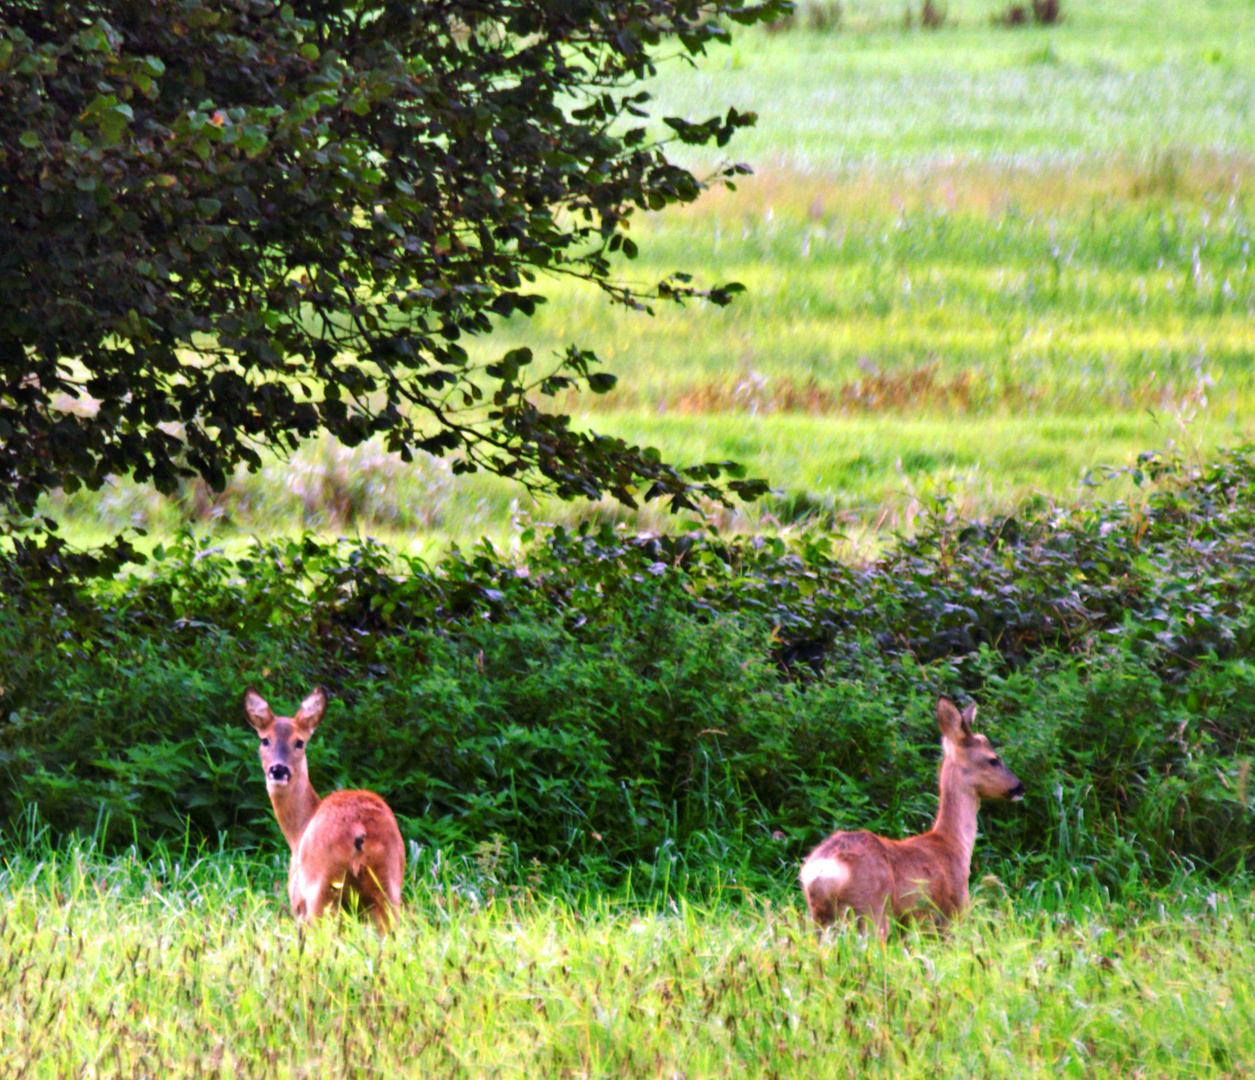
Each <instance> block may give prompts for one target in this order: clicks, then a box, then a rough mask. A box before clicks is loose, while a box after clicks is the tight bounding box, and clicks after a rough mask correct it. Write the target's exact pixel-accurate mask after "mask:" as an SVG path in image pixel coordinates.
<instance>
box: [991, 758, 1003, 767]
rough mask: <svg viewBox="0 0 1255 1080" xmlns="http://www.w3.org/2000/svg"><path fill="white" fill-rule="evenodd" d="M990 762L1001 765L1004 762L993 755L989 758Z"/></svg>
mask: <svg viewBox="0 0 1255 1080" xmlns="http://www.w3.org/2000/svg"><path fill="white" fill-rule="evenodd" d="M989 764H990V765H1001V764H1002V762H1001V761H999V760H998V758H997V757H991V758H990V759H989Z"/></svg>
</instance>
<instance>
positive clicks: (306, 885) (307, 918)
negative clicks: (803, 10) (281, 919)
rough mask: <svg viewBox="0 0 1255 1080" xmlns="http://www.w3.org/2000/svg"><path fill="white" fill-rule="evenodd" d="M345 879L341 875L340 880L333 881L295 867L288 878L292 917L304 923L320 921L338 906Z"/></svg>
mask: <svg viewBox="0 0 1255 1080" xmlns="http://www.w3.org/2000/svg"><path fill="white" fill-rule="evenodd" d="M343 877H344V875H343V874H341V875H340V878H339V879H338V880H334V881H333V880H331V878H330V877H326V878H324V877H319V876H317V875H313V874H308V873H306V872H305V871H304V870H303V869H302V868H301V867H300V866H294V867H293V868H292V873H291V875H290V876H289V877H288V902H289V905H290V906H291V909H292V917H293V918H294V919H297V920H300V921H302V922H314V921H315V920H316V919H320V918H321V917H322V916H323V914H324V913H325V912H326V910H327V909H328V908H329V907H331V906H332V905H335V904H338V902H339V900H340V893H341V890H342V888H343V884H344V882H343Z"/></svg>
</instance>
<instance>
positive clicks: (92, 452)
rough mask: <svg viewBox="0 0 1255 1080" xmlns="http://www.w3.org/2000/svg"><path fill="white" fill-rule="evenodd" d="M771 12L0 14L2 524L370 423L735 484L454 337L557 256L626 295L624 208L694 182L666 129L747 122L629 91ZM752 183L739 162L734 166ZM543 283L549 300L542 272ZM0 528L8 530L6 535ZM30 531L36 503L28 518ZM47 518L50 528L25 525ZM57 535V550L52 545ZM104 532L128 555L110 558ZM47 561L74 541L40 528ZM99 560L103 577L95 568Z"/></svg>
mask: <svg viewBox="0 0 1255 1080" xmlns="http://www.w3.org/2000/svg"><path fill="white" fill-rule="evenodd" d="M781 6H782V4H781V2H780V0H766V2H764V3H761V4H752V3H747V2H746V0H719V2H709V3H703V2H699V0H613V2H601V0H596V2H594V0H565V2H563V3H554V4H544V3H530V2H524V0H473V2H464V0H452V2H446V0H440V2H426V0H410V2H407V3H387V4H373V3H370V2H369V0H303V2H297V3H295V4H292V5H282V6H281V5H279V4H275V3H269V2H265V0H231V2H229V3H223V4H204V3H201V2H199V0H171V2H168V3H161V4H153V3H151V2H149V0H123V2H120V3H107V4H106V3H99V2H96V0H74V2H61V0H29V2H25V3H20V4H8V5H5V6H4V8H3V10H2V11H0V294H3V295H4V298H5V302H4V304H3V305H2V306H0V513H4V514H6V515H16V518H13V517H10V525H9V527H10V528H17V527H18V526H20V525H22V524H27V525H29V524H32V522H31V521H30V519H31V518H32V516H33V515H34V513H35V507H36V501H37V500H38V498H39V497H40V495H42V494H43V493H45V492H47V491H49V490H51V489H53V488H56V487H63V488H65V489H66V490H71V491H72V490H74V489H76V488H78V487H79V486H83V485H85V486H87V487H89V488H92V489H96V488H99V487H100V485H101V484H103V483H104V482H105V480H106V478H107V477H108V476H109V475H111V474H129V475H133V476H134V477H135V478H136V479H138V480H141V481H145V480H151V481H152V482H153V483H154V484H155V485H156V487H157V488H158V490H160V491H162V492H164V493H166V494H169V493H172V492H173V491H174V490H175V488H176V486H177V485H178V484H179V482H180V479H181V478H183V477H187V476H191V475H199V476H201V477H203V478H204V479H205V480H206V481H207V482H208V483H209V484H210V486H212V487H213V488H215V489H221V487H222V486H223V484H224V483H225V480H226V477H227V476H228V475H229V474H230V472H231V471H232V470H233V469H234V468H235V466H236V465H237V464H239V463H244V464H246V465H248V466H249V467H251V468H257V467H258V466H259V464H260V460H261V458H260V456H259V455H260V451H261V450H262V449H263V448H265V447H270V448H274V449H277V450H279V451H281V452H283V451H286V450H289V449H291V448H293V447H295V445H296V444H297V441H298V440H299V439H301V438H303V437H307V436H309V435H312V434H313V433H315V432H317V431H320V430H324V431H328V432H331V433H333V434H334V435H335V436H336V437H337V438H339V439H340V440H341V441H343V442H344V443H346V444H348V445H356V444H358V443H360V442H361V441H362V440H364V439H366V438H368V437H370V436H372V435H382V436H383V437H384V439H385V442H386V444H387V446H388V447H389V449H391V450H394V451H399V452H400V453H401V454H402V456H403V457H406V458H407V459H408V455H410V454H412V453H413V452H414V451H415V450H424V451H427V452H430V453H433V454H437V455H442V456H443V455H450V456H452V457H453V459H454V461H455V469H456V470H457V471H463V472H468V471H475V470H478V469H486V470H489V471H492V472H495V473H499V474H501V475H504V476H511V477H517V478H519V479H520V480H522V481H523V482H525V483H527V484H529V485H530V486H532V487H535V488H539V489H546V490H549V491H553V492H555V493H557V494H559V495H561V496H564V497H568V498H570V497H590V498H596V497H600V496H601V495H602V494H606V493H609V494H611V495H613V496H615V497H616V498H618V499H620V500H621V501H623V502H625V503H627V504H635V502H636V501H637V500H638V499H639V498H646V499H650V498H657V497H664V498H667V499H669V500H670V501H671V502H672V503H673V504H674V505H675V506H677V507H679V506H687V505H690V503H691V501H692V499H693V498H694V497H695V496H696V495H698V494H702V495H706V496H711V497H715V498H726V497H728V495H729V494H730V493H735V494H738V495H741V496H748V497H752V496H754V495H755V494H759V493H761V492H762V490H763V485H762V484H761V483H758V482H752V481H745V480H742V479H740V475H741V474H740V472H739V471H738V470H737V469H736V468H735V467H734V466H731V465H730V464H728V463H712V464H706V465H697V466H693V467H691V468H687V469H680V468H677V467H674V466H671V465H668V464H666V463H665V462H663V461H661V460H660V459H659V457H658V455H657V454H656V453H655V452H653V451H651V450H648V449H642V448H639V447H633V446H628V445H626V444H624V443H623V442H622V441H620V440H617V439H613V438H609V437H604V436H599V435H596V434H593V433H586V432H580V431H576V430H573V429H572V427H571V425H570V420H569V417H568V416H566V415H565V414H563V413H561V412H560V411H558V410H557V409H556V408H545V407H542V406H541V404H540V402H542V401H543V400H544V399H545V398H546V397H549V398H552V397H553V396H554V395H555V394H556V393H557V392H559V391H561V390H565V389H567V388H570V387H583V388H586V389H588V390H591V391H593V392H604V391H606V390H608V389H609V388H610V387H611V386H612V385H613V383H614V376H612V375H610V374H608V373H606V372H603V371H601V370H599V365H598V361H597V359H596V357H595V356H594V355H593V354H592V353H591V352H588V351H586V350H584V349H581V348H578V347H576V346H572V347H571V348H570V350H569V351H568V352H567V353H566V355H564V356H560V357H556V358H552V359H551V360H547V361H542V360H541V359H540V358H536V357H533V356H532V355H531V353H530V351H529V350H527V349H516V350H513V351H511V352H509V353H507V354H505V355H503V356H501V357H499V358H498V359H496V360H495V362H492V363H489V364H487V365H485V366H482V367H480V366H478V365H476V364H473V363H472V362H471V360H470V359H469V356H468V353H467V351H466V349H465V348H464V345H463V342H464V340H465V338H466V337H467V336H468V335H478V334H485V333H488V332H490V331H491V329H492V326H493V319H494V317H495V318H505V317H510V316H514V315H518V316H522V317H526V316H529V315H530V314H531V313H532V312H533V310H534V309H535V307H536V305H538V304H540V303H543V302H544V295H543V283H542V284H541V285H539V286H538V285H537V281H538V279H539V278H542V277H543V276H544V275H548V274H560V275H571V276H575V277H579V278H584V279H586V280H588V281H590V282H592V283H594V284H595V285H597V286H599V287H600V288H601V289H603V290H604V291H605V293H606V294H607V296H608V297H609V298H610V299H611V300H612V301H614V302H617V303H622V304H626V305H628V306H632V307H643V306H646V305H648V304H649V303H650V302H653V301H655V300H676V301H682V300H683V299H685V298H686V297H690V296H694V295H701V296H703V297H705V298H707V299H709V300H710V301H713V302H714V303H718V304H722V303H726V302H727V301H728V298H729V296H730V295H731V294H732V292H734V291H735V290H736V289H737V288H739V286H735V285H723V286H715V287H712V288H710V289H707V290H705V291H702V292H701V293H698V292H697V290H696V289H695V288H694V287H693V286H692V285H691V284H690V283H689V281H688V278H687V277H686V276H684V275H679V276H677V277H676V278H673V279H669V280H666V281H662V282H659V283H658V284H657V285H656V286H655V287H653V288H647V289H643V290H637V289H635V288H632V287H628V286H624V285H622V284H619V283H618V282H616V280H615V279H614V277H613V274H612V260H613V259H614V258H615V257H616V256H620V255H621V256H623V257H626V258H629V259H630V258H632V257H633V256H634V255H635V247H634V244H633V241H632V240H631V238H630V236H629V234H628V231H627V228H628V223H629V220H630V218H631V216H632V215H633V214H634V213H635V212H637V211H648V210H656V209H660V208H662V207H664V206H667V205H669V204H673V203H682V202H689V201H691V200H693V199H695V198H696V197H697V195H698V193H699V192H700V191H701V189H702V183H701V182H699V180H698V179H697V178H696V177H694V176H693V175H692V174H690V173H689V172H688V171H686V170H685V169H683V168H680V167H678V166H676V165H674V164H673V163H671V162H670V161H669V159H668V157H667V145H666V144H667V142H669V141H678V142H682V143H689V144H698V145H701V144H717V145H719V146H723V145H724V144H725V143H726V142H727V141H728V139H729V138H730V137H731V136H732V134H733V133H734V132H735V131H736V130H737V129H738V128H740V127H743V126H745V125H747V124H751V123H753V120H754V117H753V116H752V115H747V114H743V113H739V112H738V111H737V110H736V109H730V110H729V111H728V112H727V114H726V115H724V116H722V117H715V118H711V119H709V120H704V121H690V120H686V119H683V118H678V117H668V118H665V120H664V124H665V128H666V131H667V138H666V139H664V140H663V141H662V142H661V143H659V142H656V141H654V140H652V139H651V138H650V137H649V136H648V135H647V134H646V129H645V126H644V120H645V118H646V117H647V116H648V108H649V95H648V94H647V93H646V92H644V91H642V90H640V89H639V83H640V80H641V79H642V78H643V77H644V76H646V75H648V74H650V73H652V72H653V71H654V63H655V59H656V58H657V57H658V56H659V55H660V54H666V53H669V52H679V53H680V54H682V55H695V54H700V53H701V52H703V51H704V50H705V49H706V48H707V47H708V46H709V45H711V44H714V43H718V42H721V41H723V40H726V38H727V36H728V32H727V29H726V26H727V25H730V24H732V23H747V22H753V21H756V20H759V19H762V18H769V17H771V16H772V15H773V14H774V13H776V11H777V9H779V8H780V7H781ZM743 171H745V170H744V169H743V168H742V167H740V166H733V165H729V166H728V167H727V168H726V170H725V173H724V175H725V177H733V176H735V175H737V174H738V173H740V172H743ZM538 290H539V291H538ZM2 520H3V519H2V518H0V521H2ZM35 523H36V524H37V523H38V522H35ZM45 524H46V523H45ZM45 539H46V538H45ZM128 553H129V552H128V551H127V550H125V549H123V550H121V551H120V552H119V554H121V555H126V554H128ZM23 554H24V556H25V557H26V558H27V559H28V561H35V560H37V559H38V558H40V557H41V556H42V558H43V561H45V562H46V563H49V568H50V570H51V571H53V572H59V573H66V572H72V573H79V572H83V571H84V570H87V569H90V566H89V564H87V563H86V562H84V561H82V560H80V561H79V562H77V563H71V562H68V561H67V559H66V553H65V551H64V548H63V545H60V544H57V543H55V542H53V541H47V542H46V543H45V544H44V545H43V547H42V548H41V547H40V546H39V545H37V544H35V543H34V542H33V541H27V542H26V543H25V545H24V546H23ZM115 566H116V562H114V563H106V564H105V565H104V566H102V567H101V569H102V570H103V571H105V572H110V571H111V570H112V569H114V567H115Z"/></svg>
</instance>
